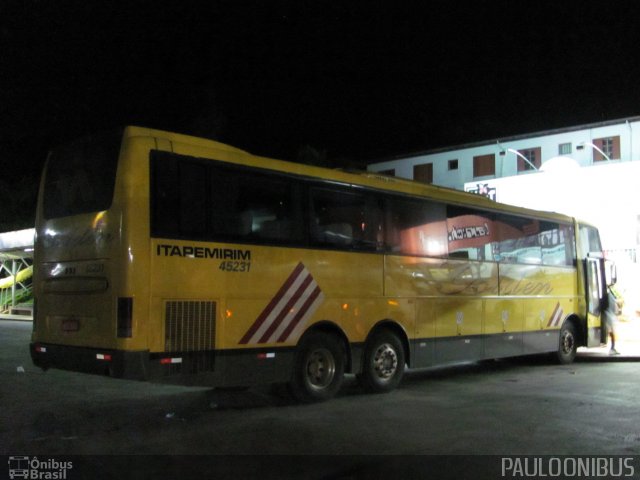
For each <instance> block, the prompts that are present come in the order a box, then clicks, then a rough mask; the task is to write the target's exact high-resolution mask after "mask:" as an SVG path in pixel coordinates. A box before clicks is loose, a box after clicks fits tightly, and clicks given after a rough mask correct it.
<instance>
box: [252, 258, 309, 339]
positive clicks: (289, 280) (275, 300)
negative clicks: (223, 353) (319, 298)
mask: <svg viewBox="0 0 640 480" xmlns="http://www.w3.org/2000/svg"><path fill="white" fill-rule="evenodd" d="M303 269H304V265H303V264H302V262H300V263H298V265H297V266H296V268H295V269H294V270H293V272H291V275H289V277H288V278H287V279H286V280H285V282H284V283H283V284H282V287H280V290H278V293H276V295H275V296H274V297H273V298H272V299H271V301H270V302H269V304H268V305H267V306H266V307H265V309H264V310H263V311H262V313H261V314H260V315H259V316H258V318H256V321H255V322H253V325H251V327H250V328H249V330H247V333H245V334H244V336H243V337H242V338H241V339H240V343H241V344H246V343H248V342H249V340H250V339H251V337H253V335H254V334H255V333H256V332H257V331H258V329H259V328H260V326H261V325H262V324H263V323H264V321H265V320H266V319H267V317H268V316H269V314H270V313H271V311H272V310H273V309H274V308H275V306H276V305H277V304H278V302H279V301H280V300H281V299H282V297H284V295H285V294H286V293H287V290H288V289H289V288H290V287H291V285H292V284H293V282H295V280H296V278H297V277H298V275H300V273H302V270H303Z"/></svg>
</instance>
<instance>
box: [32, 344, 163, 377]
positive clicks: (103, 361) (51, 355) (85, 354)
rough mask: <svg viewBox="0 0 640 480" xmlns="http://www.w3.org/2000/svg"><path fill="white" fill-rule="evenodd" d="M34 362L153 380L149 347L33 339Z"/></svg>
mask: <svg viewBox="0 0 640 480" xmlns="http://www.w3.org/2000/svg"><path fill="white" fill-rule="evenodd" d="M29 350H30V352H31V359H32V361H33V364H34V365H36V366H37V367H40V368H42V369H45V370H47V369H49V368H57V369H60V370H70V371H74V372H82V373H92V374H98V375H108V376H111V377H115V378H125V379H129V380H149V378H150V371H149V366H150V362H149V351H132V352H130V351H122V350H110V349H102V348H86V347H72V346H68V345H55V344H49V343H31V344H30V346H29Z"/></svg>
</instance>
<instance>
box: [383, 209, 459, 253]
mask: <svg viewBox="0 0 640 480" xmlns="http://www.w3.org/2000/svg"><path fill="white" fill-rule="evenodd" d="M385 213H386V229H385V232H386V233H385V243H386V245H387V250H389V251H391V252H393V253H400V254H404V255H416V256H433V257H443V256H446V255H447V225H446V216H445V209H444V204H441V203H437V202H432V201H429V200H415V199H408V198H401V197H392V198H389V200H388V201H387V208H386V212H385Z"/></svg>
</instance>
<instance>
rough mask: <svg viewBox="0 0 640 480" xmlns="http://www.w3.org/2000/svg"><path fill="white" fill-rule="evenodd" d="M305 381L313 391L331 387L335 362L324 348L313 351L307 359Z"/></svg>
mask: <svg viewBox="0 0 640 480" xmlns="http://www.w3.org/2000/svg"><path fill="white" fill-rule="evenodd" d="M305 372H306V380H307V384H308V385H309V387H311V388H312V389H313V390H323V389H325V388H327V387H328V386H329V385H331V382H332V381H333V377H334V376H335V373H336V360H335V358H333V355H332V354H331V352H330V351H329V350H327V349H326V348H318V349H316V350H313V351H312V352H311V353H310V354H309V356H308V357H307V366H306V369H305Z"/></svg>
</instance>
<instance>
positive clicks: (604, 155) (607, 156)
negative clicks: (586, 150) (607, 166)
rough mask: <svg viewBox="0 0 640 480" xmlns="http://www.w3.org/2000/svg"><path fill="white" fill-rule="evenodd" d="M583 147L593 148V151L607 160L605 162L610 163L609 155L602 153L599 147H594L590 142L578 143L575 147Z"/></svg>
mask: <svg viewBox="0 0 640 480" xmlns="http://www.w3.org/2000/svg"><path fill="white" fill-rule="evenodd" d="M585 145H589V146H590V147H592V148H594V149H595V150H597V151H598V152H599V153H600V154H601V155H602V156H603V157H604V158H606V159H607V162H610V161H611V159H610V158H609V155H607V154H606V153H604V152H603V151H602V150H601V149H600V147H598V146H597V145H595V144H594V143H591V142H580V143H579V144H578V145H577V146H578V148H580V146H583V147H584V146H585Z"/></svg>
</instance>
